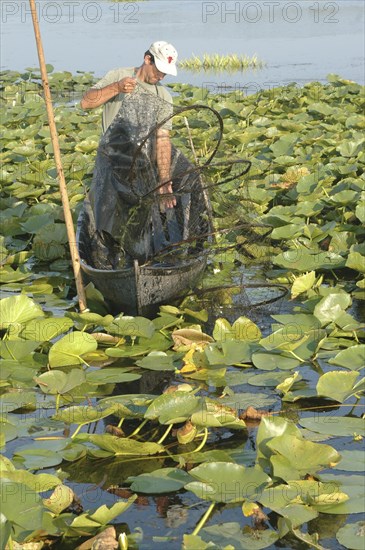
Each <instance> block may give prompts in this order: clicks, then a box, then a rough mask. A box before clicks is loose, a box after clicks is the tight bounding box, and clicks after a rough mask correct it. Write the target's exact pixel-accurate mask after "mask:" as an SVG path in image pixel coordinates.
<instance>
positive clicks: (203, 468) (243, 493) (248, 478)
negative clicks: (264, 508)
mask: <svg viewBox="0 0 365 550" xmlns="http://www.w3.org/2000/svg"><path fill="white" fill-rule="evenodd" d="M189 475H190V476H192V477H193V478H194V479H195V480H197V481H192V482H189V483H187V484H186V485H185V489H186V490H188V491H192V492H193V493H194V494H195V495H197V496H198V497H199V498H203V499H204V500H211V501H213V502H242V501H243V500H245V499H247V498H248V499H251V500H255V499H256V498H257V495H258V494H260V493H261V491H262V490H263V488H264V487H265V486H266V485H267V484H268V483H269V482H270V481H271V480H270V477H269V476H268V475H267V474H265V473H264V472H263V471H262V470H261V468H260V467H258V466H254V467H250V468H245V467H244V466H240V465H238V464H233V463H227V462H208V463H206V464H200V465H199V466H197V467H196V468H193V469H192V470H190V471H189Z"/></svg>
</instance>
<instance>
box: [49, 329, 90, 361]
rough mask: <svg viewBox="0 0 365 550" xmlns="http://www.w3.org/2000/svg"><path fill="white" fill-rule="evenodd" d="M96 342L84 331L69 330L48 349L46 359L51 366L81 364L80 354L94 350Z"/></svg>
mask: <svg viewBox="0 0 365 550" xmlns="http://www.w3.org/2000/svg"><path fill="white" fill-rule="evenodd" d="M97 347H98V344H97V342H96V340H95V338H93V337H92V336H91V335H90V334H87V333H86V332H76V331H75V332H70V333H69V334H66V336H64V337H63V338H61V339H60V340H58V341H57V342H56V343H55V344H53V346H52V347H51V349H50V352H49V355H48V360H49V365H50V367H51V368H55V367H68V366H70V365H83V364H84V363H85V362H84V361H83V359H82V357H81V356H82V355H84V354H86V353H90V352H92V351H95V350H96V349H97Z"/></svg>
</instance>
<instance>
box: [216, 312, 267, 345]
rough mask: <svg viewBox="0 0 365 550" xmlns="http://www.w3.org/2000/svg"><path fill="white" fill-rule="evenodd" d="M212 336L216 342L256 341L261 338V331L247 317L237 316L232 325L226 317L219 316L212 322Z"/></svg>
mask: <svg viewBox="0 0 365 550" xmlns="http://www.w3.org/2000/svg"><path fill="white" fill-rule="evenodd" d="M213 338H214V340H216V341H218V342H223V341H226V340H242V341H247V342H256V341H258V340H260V338H261V331H260V329H259V327H258V326H257V325H256V324H255V323H254V322H253V321H251V320H250V319H248V318H247V317H239V318H238V319H236V321H235V322H234V323H233V325H231V324H230V323H229V322H228V321H227V320H226V319H222V318H219V319H217V320H216V321H215V324H214V329H213Z"/></svg>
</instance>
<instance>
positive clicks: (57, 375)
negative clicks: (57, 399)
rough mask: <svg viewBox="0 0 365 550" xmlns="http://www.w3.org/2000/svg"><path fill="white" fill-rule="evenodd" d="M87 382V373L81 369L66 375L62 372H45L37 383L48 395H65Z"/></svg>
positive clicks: (37, 379) (73, 370)
mask: <svg viewBox="0 0 365 550" xmlns="http://www.w3.org/2000/svg"><path fill="white" fill-rule="evenodd" d="M85 380H86V377H85V373H84V371H82V370H79V369H72V370H71V371H70V372H68V373H65V372H63V371H60V370H54V371H48V372H44V373H43V374H41V375H40V376H38V377H37V378H36V379H35V381H36V382H37V384H38V385H39V387H40V388H41V390H42V391H43V392H44V393H46V394H51V395H56V394H61V395H62V394H65V393H67V392H69V391H71V390H72V389H73V388H76V387H77V386H80V385H81V384H83V383H84V382H85Z"/></svg>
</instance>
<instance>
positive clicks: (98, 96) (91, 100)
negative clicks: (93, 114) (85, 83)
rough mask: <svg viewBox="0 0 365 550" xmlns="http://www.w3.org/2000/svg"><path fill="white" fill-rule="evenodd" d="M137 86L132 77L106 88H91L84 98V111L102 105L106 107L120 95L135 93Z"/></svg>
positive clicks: (82, 103)
mask: <svg viewBox="0 0 365 550" xmlns="http://www.w3.org/2000/svg"><path fill="white" fill-rule="evenodd" d="M135 86H136V79H135V78H133V77H131V76H126V77H125V78H122V80H119V81H118V82H113V83H112V84H109V85H108V86H105V87H104V88H90V90H88V91H87V92H86V93H85V94H84V96H83V98H82V99H81V102H80V105H81V108H82V109H95V108H96V107H99V106H100V105H104V103H106V102H107V101H109V99H112V98H113V97H115V96H116V95H118V94H120V93H124V94H128V93H130V92H133V90H134V88H135Z"/></svg>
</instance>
